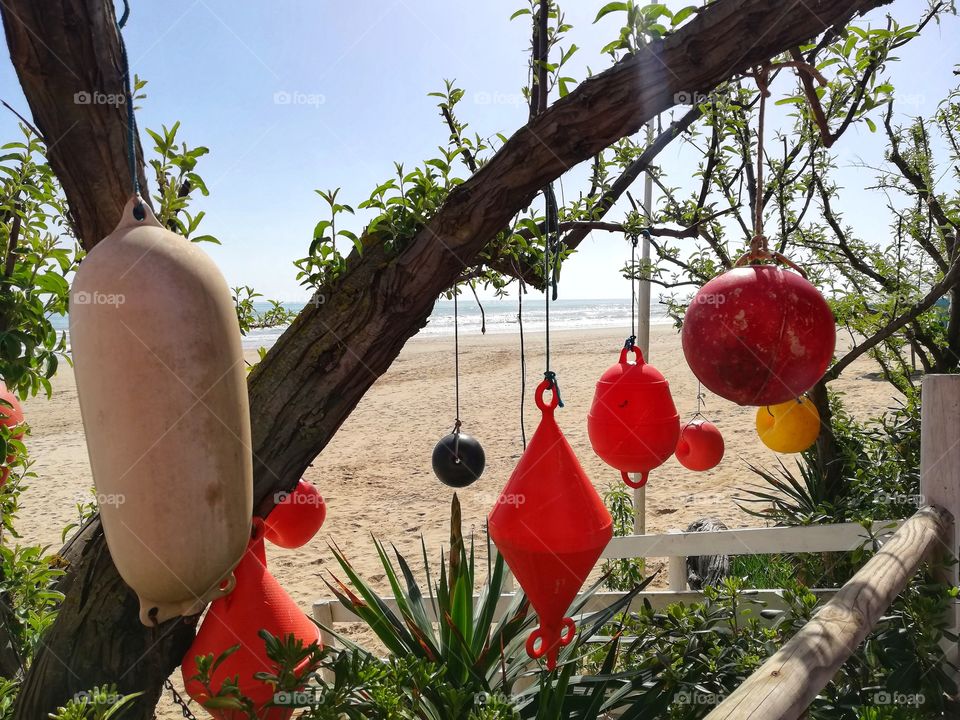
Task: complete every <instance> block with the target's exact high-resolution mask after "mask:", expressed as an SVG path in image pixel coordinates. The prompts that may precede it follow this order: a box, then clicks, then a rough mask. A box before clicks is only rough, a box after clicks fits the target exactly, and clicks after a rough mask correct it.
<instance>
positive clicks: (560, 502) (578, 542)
mask: <svg viewBox="0 0 960 720" xmlns="http://www.w3.org/2000/svg"><path fill="white" fill-rule="evenodd" d="M551 389H553V382H552V381H551V380H544V381H543V382H542V383H540V385H539V386H538V387H537V391H536V393H537V394H536V401H537V407H539V408H540V410H541V412H542V413H543V417H542V418H541V420H540V425H539V426H538V427H537V431H536V432H535V433H534V435H533V437H532V438H531V439H530V443H529V444H528V445H527V449H526V451H524V453H523V456H522V457H521V458H520V462H519V463H518V464H517V467H516V469H515V470H514V471H513V474H512V475H511V476H510V480H509V481H508V482H507V485H506V487H504V489H503V492H502V493H500V497H499V498H498V500H497V504H496V506H495V507H494V508H493V510H492V511H491V512H490V516H489V518H488V526H489V530H490V537H491V538H492V539H493V542H494V543H495V544H496V546H497V549H498V550H499V551H500V553H501V554H502V555H503V558H504V560H506V562H507V565H509V566H510V570H511V571H512V572H513V574H514V576H515V577H516V578H517V582H519V583H520V587H522V588H523V591H524V592H525V593H526V594H527V597H528V598H530V603H531V604H532V605H533V609H534V610H535V611H536V613H537V616H538V618H539V620H540V626H539V627H538V628H537V629H536V630H534V631H533V632H532V633H530V637H529V638H527V653H528V654H529V655H530V657H532V658H534V659H537V658H541V657H543V656H546V658H547V668H548V669H550V670H553V669H554V668H555V667H556V665H557V656H558V654H559V652H560V648H561V647H562V646H564V645H567V644H569V643H570V641H571V640H573V636H574V634H575V632H576V625H575V624H574V622H573V620H572V619H570V618H569V617H566V612H567V610H568V609H569V608H570V604H571V603H572V602H573V600H574V598H575V597H576V595H577V592H578V591H579V590H580V588H581V587H582V586H583V582H584V580H586V578H587V575H589V574H590V571H591V570H592V569H593V566H594V565H595V564H596V562H597V559H598V558H599V557H600V554H601V553H602V552H603V549H604V548H605V547H606V546H607V543H609V542H610V538H611V537H613V521H612V519H611V518H610V513H609V512H607V508H606V507H605V506H604V504H603V500H602V499H601V498H600V496H599V495H598V494H597V491H596V490H595V489H594V487H593V484H592V483H591V482H590V479H589V478H588V477H587V474H586V473H585V472H584V471H583V468H582V467H580V462H579V461H578V460H577V456H576V455H574V453H573V449H572V448H571V447H570V443H568V442H567V439H566V438H565V437H564V436H563V433H562V432H561V431H560V427H559V426H558V425H557V422H556V420H555V419H554V417H553V411H554V409H555V408H556V407H557V405H558V404H559V398H558V396H557V392H556V390H555V389H554V390H553V396H552V399H551V400H550V402H549V403H547V402H545V400H544V394H545V393H546V392H547V391H548V390H551Z"/></svg>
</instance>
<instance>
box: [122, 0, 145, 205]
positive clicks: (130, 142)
mask: <svg viewBox="0 0 960 720" xmlns="http://www.w3.org/2000/svg"><path fill="white" fill-rule="evenodd" d="M129 17H130V4H129V3H128V1H127V0H123V15H121V16H120V19H119V20H117V21H116V22H117V37H118V38H119V39H120V60H121V64H122V70H123V87H124V92H125V93H126V105H127V163H128V164H129V169H130V183H131V185H132V186H133V194H134V195H136V196H137V198H138V200H139V198H140V178H139V176H138V175H137V151H136V136H137V121H136V118H135V117H134V114H133V86H132V84H131V82H130V63H129V62H128V60H127V45H126V43H125V42H124V41H123V33H122V32H121V30H122V29H123V26H124V25H126V24H127V19H128V18H129ZM133 216H134V217H135V218H136V219H137V220H143V219H144V218H145V217H146V213H145V211H144V209H143V201H142V200H139V202H138V203H137V205H136V206H135V207H134V208H133Z"/></svg>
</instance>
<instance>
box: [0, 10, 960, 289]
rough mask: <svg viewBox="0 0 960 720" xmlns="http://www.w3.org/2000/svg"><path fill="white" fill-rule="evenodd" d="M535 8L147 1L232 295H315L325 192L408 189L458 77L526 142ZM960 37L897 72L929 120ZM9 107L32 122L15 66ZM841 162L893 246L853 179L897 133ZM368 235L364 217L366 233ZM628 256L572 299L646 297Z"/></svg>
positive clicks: (154, 55) (160, 119)
mask: <svg viewBox="0 0 960 720" xmlns="http://www.w3.org/2000/svg"><path fill="white" fill-rule="evenodd" d="M522 2H523V0H488V1H487V2H483V3H477V2H465V1H463V0H458V1H451V0H382V1H378V2H372V3H344V2H331V1H329V0H322V1H314V2H305V1H301V2H292V1H291V2H275V3H253V2H235V1H234V2H230V1H228V0H195V1H191V0H185V1H183V2H176V3H160V2H151V3H148V2H143V1H142V0H141V1H139V2H138V1H137V0H133V2H132V3H131V6H132V7H131V16H130V20H129V22H128V24H127V27H126V29H125V31H124V35H125V38H126V42H127V46H128V51H129V55H130V64H131V68H132V70H133V71H134V72H136V73H137V74H139V75H140V76H141V77H144V78H146V79H147V80H149V85H148V87H147V93H148V98H147V100H146V101H145V103H143V106H142V108H141V110H140V111H139V113H138V122H139V124H140V127H141V129H142V128H144V127H149V128H159V126H160V125H161V124H162V123H165V124H168V125H169V124H172V123H173V122H174V121H176V120H180V121H181V124H182V128H181V132H180V134H181V136H182V138H183V139H185V140H187V141H188V142H189V143H190V144H192V145H199V144H202V145H206V146H208V147H209V148H210V150H211V153H210V155H208V156H207V157H205V158H204V159H203V160H202V161H201V163H202V164H201V165H200V168H199V169H200V171H201V174H202V175H203V176H204V177H205V179H206V180H207V183H208V186H209V188H210V191H211V195H210V197H209V198H202V199H201V200H200V201H199V202H198V203H197V207H198V208H199V209H203V210H206V212H207V217H206V220H205V221H204V228H205V231H206V232H208V233H211V234H214V235H216V236H218V237H219V238H220V239H221V240H222V242H223V246H222V247H213V246H210V245H207V246H205V248H206V249H207V250H208V251H209V252H210V253H211V254H212V256H213V257H214V259H215V260H216V262H217V263H218V264H219V265H220V267H221V268H222V270H223V272H224V274H225V275H226V277H227V280H228V282H229V283H230V284H231V285H239V284H246V285H251V286H254V287H255V288H257V289H258V290H260V291H261V292H263V293H265V294H266V295H268V296H271V297H277V298H280V299H285V300H298V299H302V298H304V297H305V296H306V295H307V293H306V291H305V290H304V289H303V288H301V287H299V286H298V284H297V282H296V280H295V269H294V267H293V265H292V261H293V260H294V259H295V258H298V257H301V256H302V255H304V254H305V252H306V248H307V245H308V244H309V242H310V238H311V233H312V230H313V226H314V225H315V224H316V222H317V220H319V219H320V218H321V217H323V216H324V215H323V213H324V206H323V201H322V200H321V199H320V197H319V196H317V195H316V194H315V193H314V192H313V190H314V188H330V187H337V186H341V187H342V188H343V190H342V191H341V196H340V199H341V200H342V201H344V202H347V203H349V204H354V205H355V204H356V203H358V202H359V201H361V200H362V199H363V198H365V197H366V196H367V195H368V194H369V191H370V190H371V189H372V188H373V187H374V186H375V185H376V184H378V183H379V182H381V181H383V180H384V179H385V178H386V177H388V176H389V175H390V174H391V172H392V168H393V161H399V162H403V163H405V164H407V165H408V166H413V165H414V164H416V163H417V162H418V161H420V160H422V159H424V158H426V157H430V156H431V152H432V150H433V149H434V148H435V147H436V146H437V145H440V144H443V143H445V141H446V136H447V131H446V129H445V127H444V126H443V124H442V121H441V120H440V118H439V116H438V114H437V109H436V100H435V99H434V98H429V97H427V93H428V92H431V91H435V90H440V89H442V87H443V80H444V78H455V79H456V82H457V85H458V86H459V87H461V88H463V89H464V90H465V92H466V94H465V98H464V100H463V102H462V103H461V105H460V107H459V114H460V117H461V120H463V121H466V122H468V123H469V124H470V126H471V130H473V131H476V132H479V133H481V134H482V135H489V134H492V133H495V132H503V133H504V134H507V135H509V134H511V133H512V132H513V131H514V130H516V129H517V128H518V127H520V126H521V125H522V124H523V123H524V122H525V120H526V114H527V111H526V107H525V105H524V104H523V100H522V97H521V95H520V88H521V87H522V86H523V85H524V83H525V81H526V72H527V70H526V62H527V57H526V55H527V47H528V44H529V27H528V23H527V21H526V20H525V19H522V20H514V21H512V22H510V21H509V20H508V18H509V16H510V14H511V13H512V12H513V11H514V10H515V9H517V8H519V7H520V6H521V4H522ZM602 4H603V3H601V2H586V1H584V0H578V1H577V2H569V1H568V2H566V3H565V6H566V7H565V8H564V10H565V13H566V15H567V20H568V21H569V22H571V23H572V24H573V25H574V28H573V30H572V31H571V32H570V33H569V34H568V38H567V40H566V41H565V42H564V43H563V45H564V46H566V45H568V44H569V43H570V42H575V43H576V44H577V45H578V46H580V48H581V49H580V51H579V52H578V53H577V54H576V55H575V56H574V61H573V63H572V65H573V66H572V73H570V74H573V75H574V76H576V77H577V78H583V77H584V75H585V74H586V67H587V66H589V67H591V68H592V69H593V70H594V71H599V70H601V69H603V68H605V67H607V66H608V65H609V60H608V59H607V58H605V57H603V56H601V55H600V54H599V49H600V48H601V47H602V46H603V45H604V44H605V43H606V42H607V41H609V40H610V39H612V38H613V37H615V35H616V33H617V30H618V27H619V18H615V17H613V16H611V17H608V18H606V19H604V20H602V21H601V22H600V23H598V24H597V25H594V24H592V21H593V18H594V16H595V14H596V10H597V8H598V7H600V6H601V5H602ZM684 4H687V3H685V2H672V3H670V5H671V6H676V7H679V6H682V5H684ZM925 6H926V2H925V0H897V1H896V2H895V3H894V4H893V5H892V6H889V7H887V8H885V9H884V10H883V12H879V13H876V12H875V13H874V14H873V15H871V19H872V20H873V21H874V22H882V21H883V18H884V14H885V13H886V12H891V13H892V14H893V15H894V17H896V18H897V19H899V20H901V21H902V22H904V23H906V22H910V21H912V20H913V19H914V18H916V17H917V16H918V15H919V13H920V12H921V11H922V9H923V8H924V7H925ZM958 30H960V21H958V20H957V19H956V18H953V17H950V18H947V19H946V20H945V21H944V23H943V25H942V26H941V27H940V28H937V27H931V28H930V29H928V31H927V32H926V34H925V37H924V38H921V39H919V40H917V41H914V43H913V44H911V45H909V46H908V47H907V48H906V49H905V50H904V51H903V52H901V54H900V56H901V62H900V63H898V64H894V65H892V66H891V67H890V70H889V72H888V75H889V76H890V77H891V78H892V79H893V81H894V84H895V85H896V87H897V88H898V91H899V97H900V110H901V111H905V112H909V113H912V114H915V113H930V112H932V111H933V110H934V109H935V107H936V103H937V102H938V101H939V99H941V98H942V97H943V96H944V95H945V93H946V91H947V90H948V89H949V88H951V87H953V86H954V84H956V81H957V78H956V77H954V76H953V74H952V70H953V64H954V63H955V62H956V61H957V57H958V53H957V49H958V44H957V43H958V41H957V39H956V38H957V37H958ZM781 83H782V84H778V85H777V86H775V87H774V88H773V89H774V93H775V94H776V93H778V92H780V93H784V94H786V93H789V92H790V91H791V90H792V86H791V83H790V82H789V81H787V80H782V81H781ZM0 97H2V98H3V99H4V100H6V101H7V102H9V103H11V104H12V105H13V106H14V107H16V108H18V109H19V110H21V112H24V114H26V112H27V107H26V102H25V101H24V99H23V97H22V94H21V93H20V90H19V86H18V83H17V81H16V76H15V74H14V72H13V69H12V67H11V65H10V62H9V59H8V58H7V57H6V56H5V57H4V58H3V59H2V61H0ZM287 98H289V99H290V102H288V103H283V102H278V101H277V100H278V99H279V100H283V99H287ZM15 122H16V121H15V119H14V118H13V117H12V116H11V115H10V114H9V113H3V114H0V138H3V139H4V140H6V139H10V138H13V137H14V136H15V133H16V130H15ZM147 140H149V138H147ZM146 144H147V143H145V145H146ZM835 149H836V151H837V153H838V155H839V158H840V165H841V167H842V170H841V173H840V175H839V179H840V180H841V181H842V182H841V184H842V185H843V186H844V187H845V192H844V193H843V198H842V202H841V208H843V209H844V210H846V211H847V221H848V222H851V223H853V224H855V226H856V227H857V228H858V230H859V231H860V233H861V235H863V236H864V237H870V236H882V234H883V233H885V232H886V218H885V216H884V215H883V213H880V212H877V209H878V208H879V207H881V206H882V202H883V200H882V197H880V196H878V195H876V194H875V193H873V194H871V193H867V192H864V191H863V187H864V186H865V185H869V184H870V183H871V181H872V173H869V172H867V171H864V170H862V169H859V168H856V167H854V165H855V164H856V163H857V162H858V161H859V160H863V161H864V162H866V163H868V164H872V165H876V164H879V162H880V161H881V159H882V154H883V143H882V140H881V139H880V136H879V135H871V134H870V133H869V131H868V130H867V129H866V128H865V127H863V126H861V127H857V128H853V129H852V130H851V131H850V132H849V133H848V134H847V135H846V136H845V137H844V139H843V140H842V141H841V142H840V144H839V145H838V146H837V147H836V148H835ZM693 162H694V159H693V158H692V157H691V156H690V155H689V153H682V152H680V151H679V145H678V144H677V143H675V144H674V145H673V146H671V147H670V148H668V149H667V151H665V152H664V153H663V154H662V155H661V163H662V164H663V165H664V167H665V169H666V170H667V172H668V173H670V174H671V175H672V177H673V178H674V180H673V183H672V184H682V179H681V178H683V177H684V176H686V177H689V175H690V171H691V168H692V167H693ZM582 177H583V175H582V173H578V172H576V171H575V172H574V173H572V174H571V176H569V177H568V178H567V179H565V181H564V184H563V190H564V191H565V192H566V193H567V194H568V195H572V194H574V193H575V192H576V191H577V189H578V188H579V187H580V184H579V182H578V181H579V180H580V179H581V178H582ZM638 192H639V187H638ZM362 224H363V223H362V221H361V220H357V224H356V227H354V228H353V229H354V230H356V231H359V230H361V229H362ZM878 234H879V235H878ZM626 255H627V247H626V244H625V243H624V242H623V241H622V240H620V239H619V236H613V235H608V234H604V233H594V235H593V237H592V238H590V239H588V240H587V241H586V242H585V243H584V244H583V246H582V249H581V251H580V252H579V253H578V254H577V255H576V256H575V257H574V258H573V259H572V260H571V261H570V262H569V263H568V264H567V265H566V266H565V267H564V272H563V278H562V282H561V294H562V296H564V297H567V298H602V297H627V296H629V286H628V285H627V283H626V281H624V280H623V279H622V278H621V277H620V276H619V274H618V269H619V268H620V267H621V266H622V264H623V261H624V258H625V257H626Z"/></svg>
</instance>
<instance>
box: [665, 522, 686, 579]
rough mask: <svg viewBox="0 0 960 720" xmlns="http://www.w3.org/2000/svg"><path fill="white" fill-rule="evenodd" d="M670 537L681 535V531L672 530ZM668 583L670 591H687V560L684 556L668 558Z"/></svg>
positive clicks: (669, 532)
mask: <svg viewBox="0 0 960 720" xmlns="http://www.w3.org/2000/svg"><path fill="white" fill-rule="evenodd" d="M668 534H669V535H679V534H681V531H680V530H670V531H668ZM667 582H668V583H669V585H670V589H671V590H673V591H675V592H683V591H684V590H686V589H687V558H686V557H685V556H683V555H672V556H670V557H668V558H667Z"/></svg>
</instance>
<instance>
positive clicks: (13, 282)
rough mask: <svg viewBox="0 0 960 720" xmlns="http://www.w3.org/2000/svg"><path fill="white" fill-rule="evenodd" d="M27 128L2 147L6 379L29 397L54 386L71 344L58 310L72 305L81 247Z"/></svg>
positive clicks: (0, 293)
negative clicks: (59, 325)
mask: <svg viewBox="0 0 960 720" xmlns="http://www.w3.org/2000/svg"><path fill="white" fill-rule="evenodd" d="M20 129H21V132H22V134H23V139H22V140H20V141H15V142H10V143H7V144H6V145H4V146H3V147H2V148H0V378H2V379H3V381H4V382H5V383H6V384H7V386H8V387H9V388H10V389H11V390H13V391H14V392H16V393H17V394H19V395H20V397H26V396H27V395H36V394H37V393H38V392H39V391H40V390H41V389H42V390H44V391H45V392H46V393H47V395H49V394H50V392H51V387H50V378H51V377H53V374H54V373H55V372H56V371H57V367H58V365H59V361H60V358H61V357H62V356H63V355H64V351H65V347H66V344H65V339H64V335H63V334H62V333H58V332H57V331H56V329H55V328H54V325H53V322H52V321H51V317H52V316H56V315H61V314H63V313H64V312H65V311H66V308H67V296H68V293H69V286H68V284H67V280H66V275H67V274H68V273H70V272H71V271H73V270H74V269H75V268H76V264H77V260H78V254H79V249H78V247H77V245H76V243H75V242H74V241H73V238H72V236H71V234H70V229H69V225H68V223H67V222H66V220H65V218H66V214H67V210H66V206H65V204H64V201H63V199H62V196H61V194H60V191H59V186H58V184H57V181H56V178H55V177H54V175H53V171H52V170H51V169H50V166H49V165H47V163H46V161H45V160H44V157H43V151H44V148H43V143H42V142H41V141H40V140H39V139H38V138H37V137H36V135H34V133H33V132H32V131H31V130H30V129H29V128H28V127H26V126H25V125H21V126H20Z"/></svg>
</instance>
